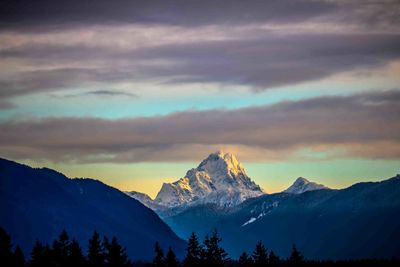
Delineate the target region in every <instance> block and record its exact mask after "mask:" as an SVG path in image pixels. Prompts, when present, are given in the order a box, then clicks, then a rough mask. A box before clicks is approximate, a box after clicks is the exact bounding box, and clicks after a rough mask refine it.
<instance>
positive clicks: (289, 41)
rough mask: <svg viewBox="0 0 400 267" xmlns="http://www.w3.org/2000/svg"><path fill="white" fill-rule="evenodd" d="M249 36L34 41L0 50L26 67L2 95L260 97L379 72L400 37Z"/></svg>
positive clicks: (393, 56)
mask: <svg viewBox="0 0 400 267" xmlns="http://www.w3.org/2000/svg"><path fill="white" fill-rule="evenodd" d="M252 36H253V37H252V38H243V39H224V40H205V41H204V40H203V41H202V40H199V41H198V42H193V41H192V40H191V41H189V42H182V41H181V42H178V43H176V42H172V43H166V44H162V45H154V44H153V45H149V46H146V45H144V46H141V47H133V48H131V47H129V46H125V45H122V46H118V47H116V48H113V47H109V46H108V44H107V45H101V44H99V45H96V44H93V46H92V47H89V46H88V44H83V45H82V44H77V43H74V44H70V45H68V44H67V45H66V44H64V45H60V44H51V45H45V44H40V45H37V44H36V45H35V42H34V41H32V43H29V42H28V43H25V44H24V45H22V46H18V47H9V48H4V49H2V50H0V55H1V56H2V57H3V58H7V59H8V60H9V61H10V60H11V61H12V60H15V61H18V60H19V61H20V60H23V61H26V63H25V64H24V66H25V68H24V69H23V70H21V69H20V68H16V69H15V70H13V69H11V70H8V74H7V73H5V74H3V77H0V89H1V90H0V96H1V97H3V98H7V97H14V96H19V95H24V94H32V93H36V92H43V91H57V90H65V89H68V88H73V89H74V88H76V87H79V88H84V89H85V87H89V86H90V87H93V86H100V85H101V86H102V87H108V88H109V87H112V86H113V85H114V84H118V83H126V82H137V81H142V82H147V83H151V84H160V83H161V84H162V83H170V84H171V83H172V84H187V83H199V82H200V83H218V84H223V85H245V86H247V87H248V88H252V89H253V90H255V91H257V90H267V89H271V88H277V87H280V86H287V85H294V84H299V83H304V82H310V81H316V80H320V79H323V78H326V77H329V76H332V75H335V74H340V73H343V72H348V71H353V70H360V69H361V70H365V69H374V68H379V67H381V66H383V65H386V64H388V63H390V62H393V61H396V60H399V58H400V49H399V47H400V34H359V33H357V34H356V33H353V34H339V33H330V34H323V33H316V34H311V33H308V34H287V35H279V34H267V33H265V32H264V33H262V34H260V35H252ZM55 62H56V63H55ZM18 64H21V63H18ZM55 64H56V66H55ZM4 68H6V66H4Z"/></svg>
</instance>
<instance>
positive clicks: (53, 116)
mask: <svg viewBox="0 0 400 267" xmlns="http://www.w3.org/2000/svg"><path fill="white" fill-rule="evenodd" d="M399 118H400V2H399V1H397V0H381V1H370V0H352V1H346V0H326V1H325V0H321V1H316V0H296V1H294V0H279V1H278V0H268V1H267V0H266V1H240V0H232V1H212V0H204V1H183V0H176V1H169V0H154V1H135V0H133V1H128V0H122V1H106V0H97V1H84V2H83V1H75V0H70V1H50V0H37V1H19V0H17V1H8V0H6V1H2V2H1V3H0V157H3V158H7V159H11V160H15V161H18V162H22V163H26V164H29V165H31V166H35V167H42V166H46V167H50V168H55V169H57V170H58V171H61V172H63V173H64V174H66V175H67V176H69V177H91V178H96V179H99V180H102V181H104V182H105V183H107V184H109V185H112V186H115V187H117V188H119V189H121V190H127V191H130V190H136V191H141V192H145V193H148V194H149V195H151V196H152V197H154V196H155V195H156V193H157V191H158V190H159V189H160V188H161V185H162V183H163V182H172V181H174V180H177V179H178V178H181V177H183V176H184V175H185V173H186V171H187V170H189V169H190V168H194V167H196V166H197V165H198V164H199V163H200V161H201V160H202V159H204V158H205V157H206V156H207V155H208V154H210V153H212V152H215V151H217V150H224V151H227V152H231V153H234V154H235V155H236V156H237V158H238V159H239V160H240V161H241V162H243V164H244V167H245V169H246V170H247V174H248V175H249V176H250V177H251V178H252V179H253V180H254V181H255V182H256V183H258V184H260V185H261V187H263V188H264V190H265V191H266V192H270V193H272V192H278V191H280V190H283V189H285V188H286V187H288V186H289V185H290V184H291V183H292V182H293V181H294V180H295V179H296V178H297V177H300V176H302V177H306V178H308V179H310V180H313V181H316V182H319V183H323V184H325V185H327V186H329V187H332V188H343V187H346V186H349V185H351V184H353V183H356V182H363V181H378V180H382V179H385V178H389V177H392V176H394V175H396V174H397V173H400V119H399Z"/></svg>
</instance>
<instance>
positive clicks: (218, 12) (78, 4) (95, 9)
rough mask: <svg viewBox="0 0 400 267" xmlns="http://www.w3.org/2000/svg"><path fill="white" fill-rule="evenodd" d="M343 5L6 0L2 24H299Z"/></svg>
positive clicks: (279, 0) (278, 0) (287, 0)
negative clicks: (297, 22) (28, 0)
mask: <svg viewBox="0 0 400 267" xmlns="http://www.w3.org/2000/svg"><path fill="white" fill-rule="evenodd" d="M336 9H337V5H336V4H335V3H333V2H329V1H313V0H295V1H293V0H268V1H251V2H249V1H240V0H233V1H213V0H206V1H185V0H177V1H176V0H175V1H172V0H153V1H137V0H119V1H107V0H97V1H77V0H70V1H63V2H55V1H51V0H36V1H30V2H26V1H18V0H13V1H2V3H1V4H0V18H1V19H0V27H2V28H5V29H43V28H45V29H46V30H51V29H57V28H59V27H62V26H73V27H76V26H83V25H88V24H121V23H152V24H169V25H183V26H197V25H205V24H243V23H254V22H267V21H269V22H284V23H285V22H296V21H302V20H306V19H309V18H312V17H315V16H319V15H322V14H327V13H328V14H329V13H332V12H334V11H335V10H336Z"/></svg>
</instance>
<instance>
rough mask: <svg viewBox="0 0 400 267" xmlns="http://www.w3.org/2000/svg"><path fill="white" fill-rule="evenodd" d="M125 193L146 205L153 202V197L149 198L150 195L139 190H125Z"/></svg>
mask: <svg viewBox="0 0 400 267" xmlns="http://www.w3.org/2000/svg"><path fill="white" fill-rule="evenodd" d="M125 194H127V195H128V196H130V197H132V198H134V199H136V200H138V201H139V202H141V203H142V204H143V205H145V206H146V207H149V206H151V204H152V203H153V199H151V197H150V196H149V195H147V194H145V193H141V192H137V191H131V192H125Z"/></svg>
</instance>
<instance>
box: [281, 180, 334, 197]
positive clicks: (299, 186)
mask: <svg viewBox="0 0 400 267" xmlns="http://www.w3.org/2000/svg"><path fill="white" fill-rule="evenodd" d="M319 189H328V187H326V186H324V185H322V184H317V183H314V182H310V181H309V180H307V179H306V178H303V177H299V178H297V179H296V181H295V182H294V183H293V184H292V185H291V186H290V187H289V188H288V189H286V190H285V191H283V192H284V193H291V194H301V193H304V192H306V191H314V190H319Z"/></svg>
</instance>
